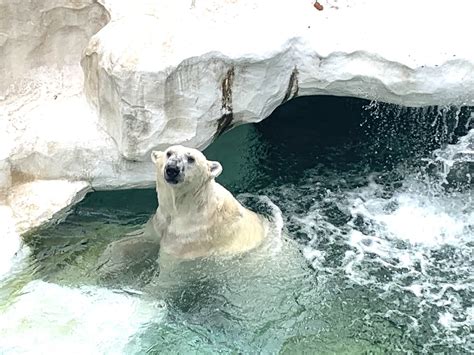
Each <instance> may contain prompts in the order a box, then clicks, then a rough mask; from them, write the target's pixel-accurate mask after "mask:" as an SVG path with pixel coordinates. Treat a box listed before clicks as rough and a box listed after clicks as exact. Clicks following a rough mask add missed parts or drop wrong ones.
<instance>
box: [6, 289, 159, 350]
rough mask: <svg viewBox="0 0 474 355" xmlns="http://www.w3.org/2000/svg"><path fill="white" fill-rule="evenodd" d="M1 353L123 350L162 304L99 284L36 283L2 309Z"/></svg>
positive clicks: (153, 316)
mask: <svg viewBox="0 0 474 355" xmlns="http://www.w3.org/2000/svg"><path fill="white" fill-rule="evenodd" d="M0 310H1V311H0V339H1V341H0V353H1V354H22V353H28V354H120V353H122V351H123V349H124V347H125V346H126V344H127V343H128V341H129V338H130V337H131V336H132V335H133V334H135V333H136V332H137V331H138V330H139V329H140V326H143V325H144V324H146V323H147V322H150V321H152V320H153V321H155V320H159V319H161V318H160V317H163V315H164V313H165V310H164V308H163V306H162V304H161V303H159V302H157V303H147V302H145V301H143V300H141V299H140V298H137V297H132V296H130V295H128V294H125V293H117V292H114V291H111V290H107V289H103V288H97V287H81V288H69V287H63V286H59V285H56V284H52V283H48V282H43V281H39V280H36V281H32V282H30V283H29V284H27V285H26V286H25V287H24V288H23V289H22V291H21V295H20V296H18V298H17V299H16V300H15V302H14V303H13V304H10V305H2V307H0Z"/></svg>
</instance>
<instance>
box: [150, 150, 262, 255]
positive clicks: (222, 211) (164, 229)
mask: <svg viewBox="0 0 474 355" xmlns="http://www.w3.org/2000/svg"><path fill="white" fill-rule="evenodd" d="M167 152H172V153H173V156H172V157H173V158H174V159H178V160H179V161H180V162H182V163H183V164H184V168H185V171H184V180H183V181H182V182H180V183H179V184H176V185H173V184H170V183H168V182H166V180H165V179H164V168H165V165H166V161H167V160H168V157H167ZM189 155H191V156H192V157H193V158H194V160H195V161H194V163H189V162H188V161H187V156H189ZM152 160H153V162H154V163H155V165H156V173H157V178H156V190H157V194H158V202H159V207H158V209H157V211H156V214H155V216H154V217H153V218H152V220H151V221H150V223H151V227H152V232H153V233H154V234H155V235H156V236H158V237H159V238H160V248H161V252H164V253H167V254H170V255H172V256H175V257H178V258H183V259H193V258H197V257H206V256H210V255H232V254H238V253H242V252H245V251H247V250H250V249H253V248H255V247H256V246H258V245H259V244H260V243H261V242H262V240H263V239H264V237H265V235H266V230H267V223H266V221H265V220H264V219H263V218H262V217H261V216H259V215H257V214H256V213H254V212H252V211H250V210H248V209H246V208H245V207H243V206H242V205H241V204H240V203H239V202H238V201H237V200H236V199H235V198H234V196H232V194H231V193H230V192H229V191H227V190H226V189H225V188H224V187H223V186H221V185H220V184H218V183H217V182H216V181H215V180H214V179H215V178H216V177H217V176H218V175H219V174H220V173H221V172H222V167H221V165H220V164H219V163H218V162H211V161H208V160H207V159H206V157H205V156H204V155H203V154H202V153H201V152H199V151H198V150H196V149H192V148H186V147H183V146H172V147H170V148H168V149H167V150H166V151H165V152H159V151H154V152H153V153H152Z"/></svg>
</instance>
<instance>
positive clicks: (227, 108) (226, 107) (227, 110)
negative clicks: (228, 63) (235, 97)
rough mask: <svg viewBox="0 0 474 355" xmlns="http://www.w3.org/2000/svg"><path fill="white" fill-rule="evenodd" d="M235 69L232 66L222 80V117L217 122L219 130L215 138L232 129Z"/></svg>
mask: <svg viewBox="0 0 474 355" xmlns="http://www.w3.org/2000/svg"><path fill="white" fill-rule="evenodd" d="M234 75H235V71H234V67H233V66H232V67H231V68H230V69H229V70H227V73H226V75H225V77H224V79H223V80H222V83H221V92H222V99H221V100H222V101H221V102H222V105H221V111H222V116H221V117H220V118H219V120H218V121H217V130H216V133H215V135H214V137H218V136H220V135H221V134H222V133H224V132H226V131H228V130H229V129H230V128H231V127H232V121H233V119H234V111H233V107H232V86H233V84H234Z"/></svg>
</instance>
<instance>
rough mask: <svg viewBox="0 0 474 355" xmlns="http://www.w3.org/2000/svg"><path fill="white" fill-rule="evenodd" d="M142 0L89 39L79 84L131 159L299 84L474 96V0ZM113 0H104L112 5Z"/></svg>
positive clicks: (199, 136) (331, 90)
mask: <svg viewBox="0 0 474 355" xmlns="http://www.w3.org/2000/svg"><path fill="white" fill-rule="evenodd" d="M321 3H322V4H323V5H324V6H325V9H324V10H323V11H317V10H316V9H315V8H314V7H313V5H312V2H311V1H296V2H288V1H287V0H276V1H275V0H271V1H270V0H260V1H255V0H240V1H234V0H227V1H222V0H212V1H199V0H196V1H187V2H183V1H173V2H169V1H168V2H165V1H153V2H152V1H142V2H140V5H137V6H136V7H135V3H134V6H133V9H131V11H130V13H129V14H128V15H125V13H126V11H125V10H124V7H123V6H124V4H123V3H120V2H119V3H117V9H118V10H117V11H116V16H114V12H113V11H112V10H111V11H112V14H113V17H112V21H111V23H109V24H108V25H107V26H106V27H105V28H103V29H102V30H101V31H100V32H99V33H98V34H97V35H95V36H94V37H93V39H92V40H91V42H90V44H89V46H88V48H87V50H86V52H85V58H84V59H83V62H82V63H83V68H84V72H85V76H86V83H85V85H86V86H85V87H86V94H87V96H88V98H89V100H90V102H91V103H93V105H94V106H95V107H96V108H97V110H98V112H99V118H100V122H101V125H102V127H104V128H105V129H106V131H107V132H108V133H109V134H110V136H111V137H112V138H113V139H114V140H115V142H116V143H117V146H118V148H119V150H120V152H121V153H122V154H123V155H124V156H125V157H126V158H127V159H130V160H140V161H145V160H148V159H149V152H150V150H151V149H153V148H156V147H159V148H164V147H166V146H168V145H170V144H175V143H183V144H187V145H191V146H195V147H198V148H204V147H205V146H206V145H208V144H209V142H210V141H211V139H212V137H214V136H215V135H216V134H219V133H220V132H221V131H222V130H224V129H226V128H228V127H229V126H230V125H237V124H241V123H245V122H256V121H260V120H262V119H264V118H265V117H267V116H268V115H269V114H270V113H271V112H272V111H273V110H274V109H275V108H276V107H277V106H279V105H280V104H281V103H282V102H284V101H286V100H288V99H290V98H292V97H294V96H296V95H338V96H355V97H361V98H367V99H371V100H372V99H377V100H381V101H385V102H393V103H397V104H402V105H407V106H423V105H436V104H439V105H445V104H446V105H447V104H456V105H474V47H472V46H471V45H470V44H469V43H470V42H471V40H470V33H471V32H472V28H471V25H470V23H471V17H472V13H474V3H473V2H472V1H470V0H460V1H457V2H456V4H450V3H446V2H445V1H440V0H435V1H433V0H419V1H416V2H413V1H410V0H400V1H390V2H387V1H377V0H359V1H349V0H338V1H336V0H332V1H329V0H328V1H321ZM115 4H116V2H114V1H105V6H106V7H108V8H109V9H113V8H114V5H115Z"/></svg>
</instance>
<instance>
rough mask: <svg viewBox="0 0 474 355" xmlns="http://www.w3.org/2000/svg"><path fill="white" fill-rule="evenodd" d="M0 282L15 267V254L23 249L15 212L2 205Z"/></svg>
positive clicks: (0, 216)
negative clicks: (14, 215)
mask: <svg viewBox="0 0 474 355" xmlns="http://www.w3.org/2000/svg"><path fill="white" fill-rule="evenodd" d="M0 221H1V223H0V280H1V279H2V276H3V275H5V274H6V273H7V272H9V271H10V269H11V268H12V266H13V260H14V258H15V254H16V253H17V252H18V251H19V250H20V248H21V239H20V234H19V233H18V232H17V230H16V226H15V220H14V217H13V211H12V209H11V208H10V207H8V206H5V205H0Z"/></svg>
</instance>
